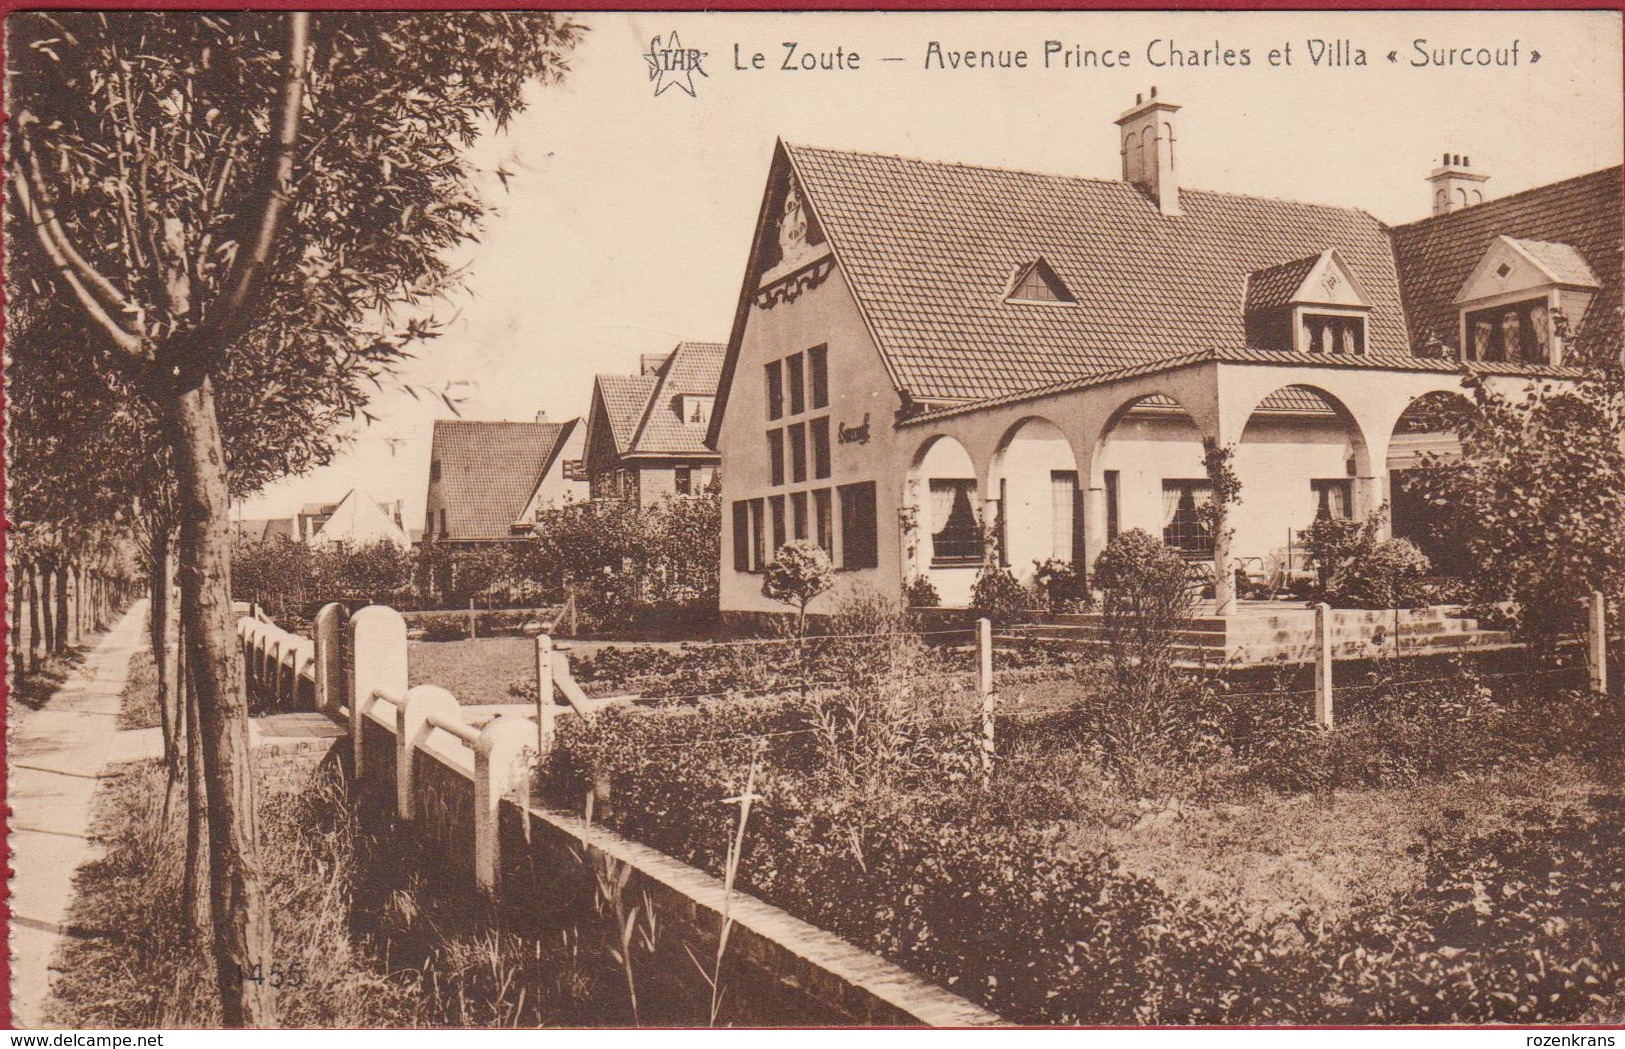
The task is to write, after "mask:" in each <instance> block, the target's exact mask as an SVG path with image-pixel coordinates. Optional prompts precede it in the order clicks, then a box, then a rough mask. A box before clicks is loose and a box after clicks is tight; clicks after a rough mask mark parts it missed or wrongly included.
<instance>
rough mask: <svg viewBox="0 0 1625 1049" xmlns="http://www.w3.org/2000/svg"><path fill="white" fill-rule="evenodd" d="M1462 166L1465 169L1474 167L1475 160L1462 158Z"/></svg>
mask: <svg viewBox="0 0 1625 1049" xmlns="http://www.w3.org/2000/svg"><path fill="white" fill-rule="evenodd" d="M1461 166H1462V167H1464V168H1470V167H1472V166H1473V158H1472V157H1462V158H1461Z"/></svg>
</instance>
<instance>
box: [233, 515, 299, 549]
mask: <svg viewBox="0 0 1625 1049" xmlns="http://www.w3.org/2000/svg"><path fill="white" fill-rule="evenodd" d="M231 532H232V534H233V535H235V536H240V537H242V538H244V539H247V540H248V541H250V542H254V543H268V542H270V541H271V540H273V539H292V538H293V518H291V517H272V518H264V517H245V518H242V519H241V520H238V521H233V522H231Z"/></svg>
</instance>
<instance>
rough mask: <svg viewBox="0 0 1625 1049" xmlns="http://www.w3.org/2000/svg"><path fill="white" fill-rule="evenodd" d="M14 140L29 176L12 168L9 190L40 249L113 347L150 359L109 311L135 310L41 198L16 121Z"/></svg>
mask: <svg viewBox="0 0 1625 1049" xmlns="http://www.w3.org/2000/svg"><path fill="white" fill-rule="evenodd" d="M17 137H18V139H19V141H22V142H24V143H25V144H24V145H23V146H22V152H23V154H24V161H25V163H26V164H27V165H28V167H29V169H30V170H29V177H24V175H23V173H22V172H21V171H20V170H18V168H16V167H13V168H12V173H11V175H12V177H11V184H12V191H13V192H14V193H15V194H16V195H17V200H18V202H19V203H21V204H22V206H23V211H24V212H25V213H26V214H27V215H28V220H29V224H30V225H32V226H33V228H34V232H35V234H36V236H37V238H38V240H39V243H40V247H42V248H44V249H45V254H46V257H47V258H49V259H50V260H51V265H52V267H53V268H54V269H55V270H56V271H57V273H58V274H59V275H60V276H61V277H62V280H63V282H64V283H66V284H67V285H68V288H69V289H70V290H71V291H72V292H73V294H74V298H76V299H78V300H79V304H80V306H82V307H83V308H84V310H85V313H86V315H87V316H89V318H90V320H91V322H92V323H93V324H94V325H95V326H96V327H97V328H100V329H101V330H102V332H103V334H105V335H106V336H107V337H108V339H109V340H111V341H112V343H113V345H114V346H116V347H118V348H119V349H120V350H121V351H123V352H124V353H126V354H128V355H130V356H132V357H134V358H136V359H138V360H148V359H150V357H151V352H150V347H149V346H148V345H147V341H146V339H145V338H144V337H143V334H142V333H141V332H139V331H132V330H130V329H129V328H127V327H126V326H124V325H123V324H121V323H120V322H119V320H118V319H116V318H115V317H114V316H113V315H112V314H111V313H110V312H109V310H110V309H112V310H118V311H120V312H128V313H132V314H135V315H137V316H139V315H140V311H139V309H138V308H136V307H135V306H134V305H133V304H131V303H130V302H129V301H128V300H127V299H125V298H124V297H123V296H122V295H120V294H119V293H118V289H116V288H114V287H113V285H112V283H111V282H110V281H108V279H107V278H106V277H103V276H102V275H101V274H100V273H98V272H96V269H95V268H94V267H93V266H91V265H90V263H88V262H86V261H85V259H84V257H83V256H82V255H80V254H79V253H78V252H77V251H76V250H75V249H74V247H73V245H72V244H71V243H70V242H69V240H68V235H67V231H66V230H64V229H63V228H62V224H61V223H60V222H58V221H57V218H56V214H55V212H53V211H52V210H51V208H50V206H49V205H48V204H46V203H45V202H44V200H43V199H42V198H43V196H44V193H43V188H44V182H43V179H42V178H41V177H40V173H39V162H38V161H37V160H36V159H35V158H34V154H33V152H32V151H31V150H30V149H29V147H28V146H27V145H26V141H27V139H26V136H25V135H24V133H23V129H22V127H21V119H20V118H19V128H18V135H17ZM98 291H99V292H101V294H100V295H98V294H97V292H98Z"/></svg>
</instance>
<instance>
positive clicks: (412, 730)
mask: <svg viewBox="0 0 1625 1049" xmlns="http://www.w3.org/2000/svg"><path fill="white" fill-rule="evenodd" d="M431 714H439V715H440V716H442V717H448V718H459V719H460V718H462V716H463V711H462V707H461V706H459V705H458V703H457V697H456V696H454V695H452V694H451V693H450V692H447V691H446V690H445V689H443V688H441V687H439V686H438V685H418V686H416V687H414V688H412V689H409V690H408V691H407V693H406V702H405V703H402V704H401V705H400V706H398V707H396V708H395V815H397V816H399V817H400V818H401V819H403V820H415V819H417V813H418V806H417V801H416V800H415V787H414V782H415V777H414V776H413V770H414V769H415V767H416V765H417V762H416V761H415V760H414V758H413V755H414V754H416V753H417V748H418V747H419V746H421V745H422V744H423V741H424V740H426V739H428V738H429V735H430V733H432V732H434V726H433V725H430V724H429V715H431Z"/></svg>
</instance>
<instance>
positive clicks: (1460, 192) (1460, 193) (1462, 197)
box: [1456, 188, 1467, 208]
mask: <svg viewBox="0 0 1625 1049" xmlns="http://www.w3.org/2000/svg"><path fill="white" fill-rule="evenodd" d="M1456 203H1458V204H1460V205H1461V206H1462V207H1464V208H1465V207H1466V206H1467V191H1466V190H1465V189H1461V188H1457V190H1456Z"/></svg>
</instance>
